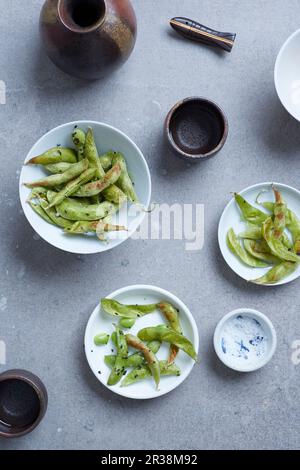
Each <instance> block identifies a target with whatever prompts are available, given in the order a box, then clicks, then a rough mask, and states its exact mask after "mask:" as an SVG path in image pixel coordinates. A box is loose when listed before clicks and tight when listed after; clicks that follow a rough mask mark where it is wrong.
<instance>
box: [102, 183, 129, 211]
mask: <svg viewBox="0 0 300 470" xmlns="http://www.w3.org/2000/svg"><path fill="white" fill-rule="evenodd" d="M102 194H103V196H104V198H105V199H106V200H107V201H109V202H113V203H115V204H119V205H120V206H122V205H123V204H124V202H126V201H127V196H126V194H124V193H123V191H122V190H121V189H120V188H119V187H118V186H116V185H115V184H114V185H112V186H110V187H109V188H107V189H105V190H104V191H103V193H102Z"/></svg>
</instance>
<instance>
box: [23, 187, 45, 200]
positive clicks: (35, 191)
mask: <svg viewBox="0 0 300 470" xmlns="http://www.w3.org/2000/svg"><path fill="white" fill-rule="evenodd" d="M46 193H47V188H42V187H38V188H33V189H32V191H31V193H30V194H29V196H28V199H27V201H28V202H29V201H31V200H32V199H36V198H37V197H39V196H41V195H43V194H46Z"/></svg>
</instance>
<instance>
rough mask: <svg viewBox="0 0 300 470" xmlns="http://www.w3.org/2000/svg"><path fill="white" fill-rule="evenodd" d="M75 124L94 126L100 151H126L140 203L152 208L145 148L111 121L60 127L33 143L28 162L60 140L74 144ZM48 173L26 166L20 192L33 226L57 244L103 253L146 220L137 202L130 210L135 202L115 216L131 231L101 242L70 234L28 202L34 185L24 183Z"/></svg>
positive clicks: (38, 168)
mask: <svg viewBox="0 0 300 470" xmlns="http://www.w3.org/2000/svg"><path fill="white" fill-rule="evenodd" d="M75 125H78V126H79V127H82V128H83V129H87V127H92V128H93V130H94V135H95V141H96V144H97V146H98V151H99V153H105V152H107V151H108V150H115V151H119V152H122V153H123V154H124V155H125V157H126V162H127V163H128V170H129V172H130V174H131V175H132V176H133V179H134V184H135V189H136V192H137V195H138V197H139V200H140V203H141V205H142V206H144V207H146V208H148V206H149V204H150V199H151V177H150V172H149V168H148V165H147V162H146V160H145V158H144V156H143V154H142V152H141V151H140V150H139V148H138V147H137V146H136V145H135V143H134V142H133V141H132V140H131V139H129V137H127V136H126V135H125V134H123V132H121V131H119V130H118V129H115V128H114V127H112V126H109V125H108V124H103V123H101V122H94V121H75V122H70V123H67V124H63V125H62V126H59V127H56V128H55V129H52V130H51V131H50V132H48V133H47V134H45V135H44V136H43V137H41V139H40V140H39V141H38V142H37V143H36V144H35V145H34V146H33V147H32V149H31V150H30V152H29V153H28V155H27V157H26V159H25V162H27V161H28V160H30V159H31V158H33V157H34V156H37V155H39V154H41V153H43V152H45V151H46V150H48V149H50V148H52V147H56V146H57V145H58V144H61V145H62V146H66V147H74V146H73V144H72V138H71V134H72V132H73V130H74V126H75ZM45 174H46V173H45V171H44V169H43V168H42V167H41V166H39V165H28V166H23V168H22V171H21V175H20V186H19V194H20V200H21V204H22V208H23V211H24V214H25V216H26V218H27V220H28V222H29V223H30V225H31V226H32V228H33V229H34V230H35V231H36V233H37V234H38V235H40V237H42V238H43V239H44V240H46V241H47V242H48V243H50V244H51V245H53V246H55V247H56V248H60V249H61V250H64V251H68V252H70V253H77V254H92V253H101V252H103V251H107V250H111V249H112V248H115V247H116V246H118V245H120V244H121V243H123V242H124V241H125V240H127V239H128V238H129V237H130V236H131V235H132V234H133V233H134V232H135V231H136V230H137V229H138V227H139V226H140V225H141V223H142V222H143V220H144V217H145V215H146V214H145V211H143V210H141V208H140V207H137V206H134V210H130V209H131V207H132V206H130V205H128V206H126V205H125V206H124V207H123V208H122V209H121V210H120V211H119V213H118V214H117V215H116V216H115V221H117V222H115V221H114V219H112V220H113V222H112V223H114V222H115V223H118V224H121V225H125V226H126V227H127V228H128V232H126V231H122V232H112V233H110V234H108V236H107V238H108V240H109V241H108V242H107V243H106V242H101V241H100V240H98V238H97V237H96V236H94V235H74V236H73V235H69V234H66V233H64V231H63V230H62V229H60V228H58V227H55V226H53V225H50V224H48V223H47V222H45V221H44V220H43V219H42V218H41V217H40V216H39V215H37V214H36V213H35V212H34V211H33V210H32V209H31V207H30V205H29V204H28V203H27V202H26V201H27V199H28V196H29V194H30V189H28V188H26V187H25V186H24V183H28V182H31V181H34V180H38V179H40V178H42V177H43V176H45Z"/></svg>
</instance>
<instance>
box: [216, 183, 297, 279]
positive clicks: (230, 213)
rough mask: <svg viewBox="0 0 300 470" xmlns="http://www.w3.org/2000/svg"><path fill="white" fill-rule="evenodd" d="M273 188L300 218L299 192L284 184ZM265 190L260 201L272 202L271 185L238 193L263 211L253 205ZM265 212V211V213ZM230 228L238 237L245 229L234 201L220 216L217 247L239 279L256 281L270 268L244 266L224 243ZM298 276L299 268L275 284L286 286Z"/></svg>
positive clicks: (277, 184) (258, 185) (254, 187)
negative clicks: (277, 190) (276, 189)
mask: <svg viewBox="0 0 300 470" xmlns="http://www.w3.org/2000/svg"><path fill="white" fill-rule="evenodd" d="M274 185H275V187H276V188H278V189H279V190H280V191H281V193H282V196H283V198H284V200H285V201H286V203H287V205H288V207H289V209H291V210H292V211H293V212H295V214H296V215H297V216H298V217H299V218H300V192H299V191H298V190H297V189H294V188H292V187H291V186H287V185H286V184H280V183H274ZM265 190H267V192H266V193H264V194H262V196H261V200H263V201H274V194H273V191H272V183H260V184H255V185H253V186H250V187H249V188H246V189H244V190H243V191H239V194H240V195H241V196H243V197H244V198H245V199H246V200H247V201H248V202H249V203H250V204H252V205H253V206H256V207H258V208H259V209H260V210H262V211H264V209H263V208H262V207H261V206H259V205H258V204H256V203H255V199H256V197H257V195H258V194H259V193H260V192H261V191H265ZM265 212H267V211H265ZM230 228H233V230H234V231H235V233H236V234H237V235H238V234H239V233H240V232H242V231H244V230H245V228H246V224H245V222H243V221H242V220H241V212H240V210H239V208H238V206H237V204H236V202H235V200H234V198H232V199H231V201H230V202H229V203H228V204H227V206H226V207H225V209H224V212H223V214H222V216H221V219H220V222H219V230H218V239H219V246H220V249H221V252H222V255H223V258H224V259H225V261H226V263H227V264H228V266H230V267H231V269H232V270H233V271H234V272H235V273H236V274H237V275H238V276H240V277H242V278H243V279H245V280H246V281H250V280H253V279H256V278H258V277H260V276H263V275H264V274H265V273H266V272H267V271H268V270H269V269H270V268H251V267H248V266H246V265H244V264H243V263H242V262H241V261H240V260H239V259H238V258H237V257H236V256H235V255H234V254H233V253H232V252H231V251H230V250H229V248H228V246H227V242H226V235H227V232H228V230H229V229H230ZM299 276H300V266H299V267H298V269H297V270H296V271H295V272H294V273H293V274H291V275H290V276H288V277H287V278H285V279H282V281H280V282H278V283H277V284H275V285H276V286H278V285H281V284H286V283H287V282H291V281H293V280H294V279H297V278H298V277H299ZM263 285H268V286H271V285H274V284H263Z"/></svg>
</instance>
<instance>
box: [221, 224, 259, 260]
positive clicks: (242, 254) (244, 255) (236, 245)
mask: <svg viewBox="0 0 300 470" xmlns="http://www.w3.org/2000/svg"><path fill="white" fill-rule="evenodd" d="M227 245H228V248H229V249H230V251H232V253H233V254H234V255H236V256H237V257H238V258H239V259H240V260H241V261H242V262H243V263H244V264H246V265H247V266H251V267H252V268H265V267H267V266H268V264H267V263H264V262H263V261H260V260H259V259H257V258H254V257H253V256H251V255H250V254H249V253H248V252H247V251H246V250H245V248H244V247H243V246H242V245H241V244H240V242H239V239H238V238H237V236H236V235H235V233H234V231H233V229H232V228H231V229H230V230H229V231H228V233H227Z"/></svg>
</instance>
